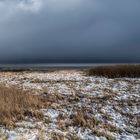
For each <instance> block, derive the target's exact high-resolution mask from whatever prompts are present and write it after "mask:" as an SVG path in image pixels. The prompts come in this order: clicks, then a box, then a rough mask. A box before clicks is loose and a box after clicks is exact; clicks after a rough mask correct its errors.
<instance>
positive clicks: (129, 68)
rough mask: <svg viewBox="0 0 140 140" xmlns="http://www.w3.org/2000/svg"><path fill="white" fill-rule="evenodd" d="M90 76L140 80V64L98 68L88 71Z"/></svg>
mask: <svg viewBox="0 0 140 140" xmlns="http://www.w3.org/2000/svg"><path fill="white" fill-rule="evenodd" d="M87 75H88V76H100V77H107V78H120V77H128V78H139V77H140V64H137V65H111V66H98V67H95V68H92V69H89V70H88V71H87Z"/></svg>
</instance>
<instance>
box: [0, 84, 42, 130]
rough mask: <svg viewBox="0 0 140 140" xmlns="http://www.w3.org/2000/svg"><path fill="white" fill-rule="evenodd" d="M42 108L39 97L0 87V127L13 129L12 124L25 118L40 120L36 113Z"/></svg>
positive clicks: (38, 113)
mask: <svg viewBox="0 0 140 140" xmlns="http://www.w3.org/2000/svg"><path fill="white" fill-rule="evenodd" d="M42 106H43V99H42V98H41V97H40V96H37V95H32V94H31V93H29V92H27V91H23V90H20V89H16V88H15V87H4V86H0V125H3V126H5V127H8V128H9V127H11V126H12V127H13V126H14V123H15V122H16V121H18V120H21V119H23V118H24V117H25V116H28V117H36V118H42V117H43V116H42V114H41V113H40V112H39V111H38V109H39V108H42Z"/></svg>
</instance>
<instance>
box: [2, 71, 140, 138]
mask: <svg viewBox="0 0 140 140" xmlns="http://www.w3.org/2000/svg"><path fill="white" fill-rule="evenodd" d="M0 83H1V84H5V85H6V86H11V85H14V86H17V87H18V88H23V89H24V90H32V92H33V93H34V94H41V95H42V96H44V97H45V98H46V99H47V100H46V102H49V107H48V108H43V109H41V112H43V114H44V119H43V120H40V121H37V120H36V119H35V118H28V117H27V118H25V120H23V121H22V122H18V123H17V124H16V127H15V128H14V129H13V130H6V129H4V128H3V127H2V126H1V127H0V139H2V137H3V138H5V136H6V139H8V140H53V139H54V140H55V139H58V140H63V139H65V140H71V139H72V140H78V139H83V140H106V139H110V140H111V139H113V138H114V139H116V140H135V139H138V138H140V78H139V79H138V78H133V79H132V78H115V79H108V78H101V77H89V76H86V75H85V73H84V72H83V71H75V70H64V71H54V72H19V73H12V72H0Z"/></svg>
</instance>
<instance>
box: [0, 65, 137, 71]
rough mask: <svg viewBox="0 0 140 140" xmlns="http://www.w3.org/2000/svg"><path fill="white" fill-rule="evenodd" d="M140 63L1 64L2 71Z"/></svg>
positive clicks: (63, 68) (81, 67)
mask: <svg viewBox="0 0 140 140" xmlns="http://www.w3.org/2000/svg"><path fill="white" fill-rule="evenodd" d="M139 64H140V63H97V64H96V63H51V64H0V71H3V70H7V71H8V70H11V71H12V70H19V71H20V70H21V71H22V70H44V71H45V70H65V69H66V70H67V69H68V70H69V69H89V68H95V67H98V66H111V65H139Z"/></svg>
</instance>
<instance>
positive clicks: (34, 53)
mask: <svg viewBox="0 0 140 140" xmlns="http://www.w3.org/2000/svg"><path fill="white" fill-rule="evenodd" d="M139 6H140V1H139V0H117V1H114V0H104V1H102V0H13V1H11V0H1V1H0V17H1V18H0V61H1V62H7V63H10V62H58V61H59V60H60V61H61V62H80V61H81V62H140V55H139V53H140V27H139V25H140V8H139ZM62 60H63V61H62Z"/></svg>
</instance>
